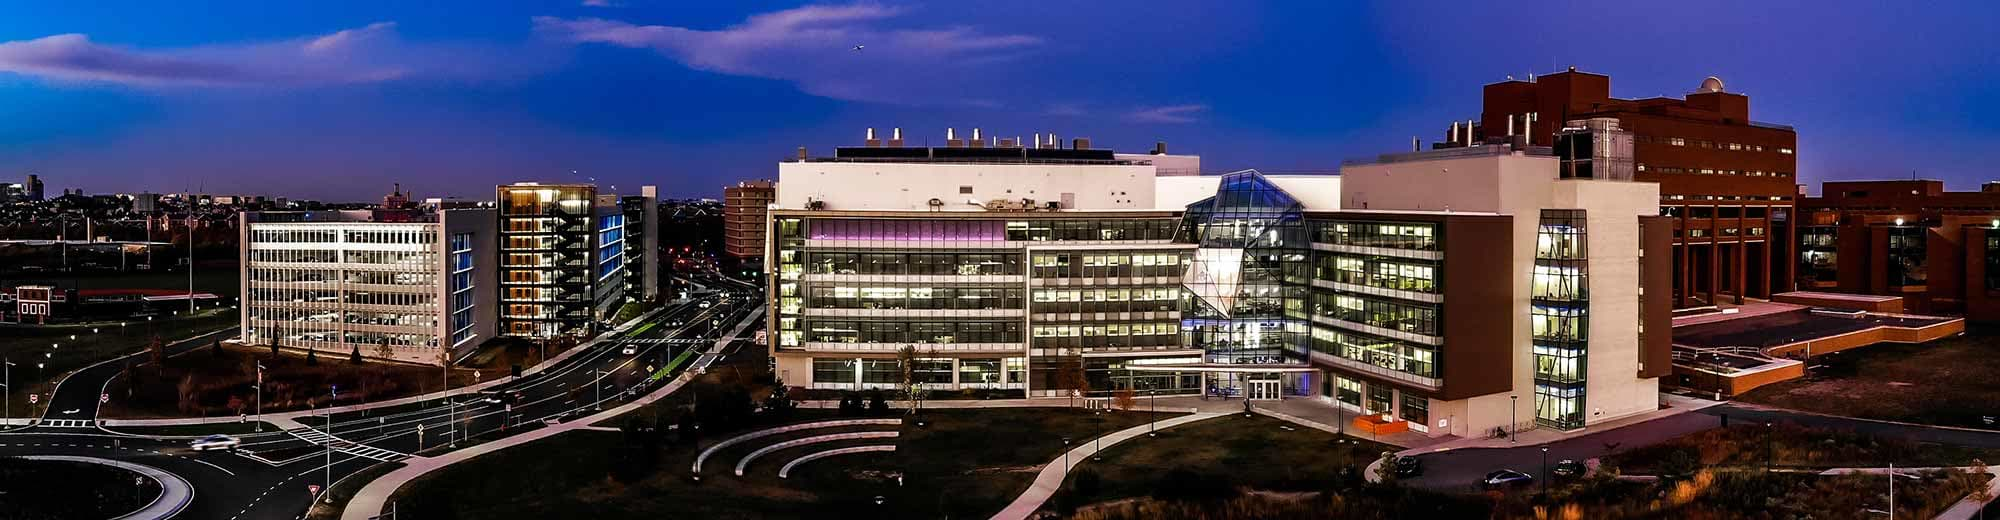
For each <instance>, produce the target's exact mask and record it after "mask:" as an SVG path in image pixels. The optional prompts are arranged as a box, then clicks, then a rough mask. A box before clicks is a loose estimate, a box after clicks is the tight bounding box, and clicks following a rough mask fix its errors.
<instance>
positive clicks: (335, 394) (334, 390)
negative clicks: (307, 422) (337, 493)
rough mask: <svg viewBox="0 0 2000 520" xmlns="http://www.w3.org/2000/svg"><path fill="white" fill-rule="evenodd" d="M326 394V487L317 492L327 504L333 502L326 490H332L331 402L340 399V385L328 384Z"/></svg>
mask: <svg viewBox="0 0 2000 520" xmlns="http://www.w3.org/2000/svg"><path fill="white" fill-rule="evenodd" d="M326 395H327V400H326V408H325V410H326V468H325V475H326V476H325V477H323V478H325V479H326V480H325V481H324V482H326V487H323V488H320V490H319V494H320V496H323V497H326V502H327V503H329V504H331V503H333V497H331V496H328V494H327V493H328V492H330V491H333V439H334V437H333V402H334V401H335V400H337V399H340V386H338V385H335V386H330V387H327V389H326Z"/></svg>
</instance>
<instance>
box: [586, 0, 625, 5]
mask: <svg viewBox="0 0 2000 520" xmlns="http://www.w3.org/2000/svg"><path fill="white" fill-rule="evenodd" d="M618 5H619V4H618V2H616V1H613V0H583V6H584V7H618Z"/></svg>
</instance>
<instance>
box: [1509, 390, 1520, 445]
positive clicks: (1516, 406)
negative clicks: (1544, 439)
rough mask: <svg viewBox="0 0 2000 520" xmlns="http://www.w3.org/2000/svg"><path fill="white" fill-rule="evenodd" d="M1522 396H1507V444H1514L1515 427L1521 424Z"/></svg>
mask: <svg viewBox="0 0 2000 520" xmlns="http://www.w3.org/2000/svg"><path fill="white" fill-rule="evenodd" d="M1520 414H1521V396H1518V395H1510V396H1507V442H1514V425H1516V424H1521V419H1520V417H1521V416H1520Z"/></svg>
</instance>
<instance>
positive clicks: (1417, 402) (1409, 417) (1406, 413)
mask: <svg viewBox="0 0 2000 520" xmlns="http://www.w3.org/2000/svg"><path fill="white" fill-rule="evenodd" d="M1403 420H1405V421H1410V422H1413V423H1417V424H1421V425H1424V426H1426V427H1429V426H1430V422H1431V400H1430V398H1427V397H1423V396H1420V395H1413V394H1407V393H1406V394H1403Z"/></svg>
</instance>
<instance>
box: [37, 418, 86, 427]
mask: <svg viewBox="0 0 2000 520" xmlns="http://www.w3.org/2000/svg"><path fill="white" fill-rule="evenodd" d="M40 425H42V426H47V427H50V428H96V427H97V421H95V420H91V419H43V420H42V422H41V423H40Z"/></svg>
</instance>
